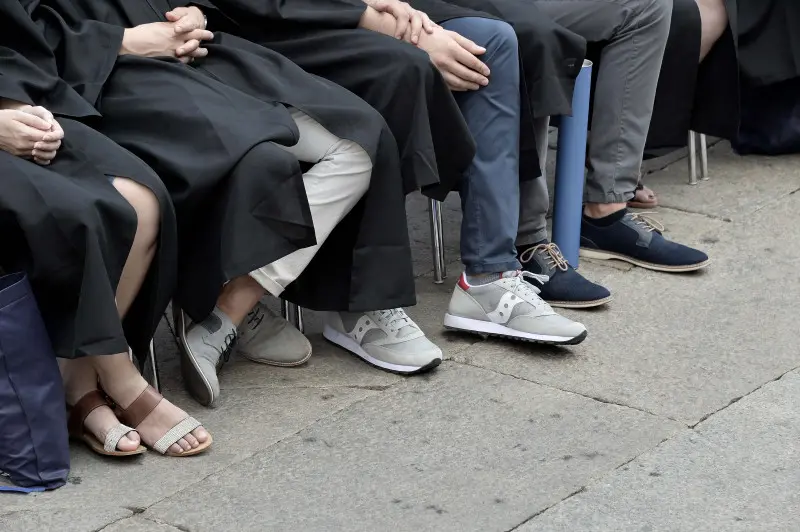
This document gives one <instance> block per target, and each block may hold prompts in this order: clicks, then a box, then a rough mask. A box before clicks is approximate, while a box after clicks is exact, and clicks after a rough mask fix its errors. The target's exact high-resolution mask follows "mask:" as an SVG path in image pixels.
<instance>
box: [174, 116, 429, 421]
mask: <svg viewBox="0 0 800 532" xmlns="http://www.w3.org/2000/svg"><path fill="white" fill-rule="evenodd" d="M292 116H293V118H294V120H295V122H296V123H297V125H298V128H299V130H300V141H299V142H298V144H296V145H295V146H292V147H282V148H284V149H285V150H286V151H287V152H288V153H290V154H292V155H294V156H295V157H297V158H298V159H299V160H300V161H302V162H306V163H313V164H314V166H312V167H311V168H310V169H309V170H308V171H307V172H306V173H305V174H304V175H303V183H304V185H305V190H306V195H307V198H308V203H309V206H310V209H311V217H312V219H313V222H314V228H315V231H316V239H317V244H316V245H314V246H311V247H308V248H304V249H301V250H298V251H295V252H294V253H291V254H290V255H287V256H285V257H283V258H281V259H279V260H277V261H275V262H273V263H271V264H268V265H266V266H264V267H262V268H259V269H258V270H255V271H253V272H251V273H250V275H249V276H244V277H240V278H238V279H234V280H232V281H231V282H230V283H228V284H227V285H226V286H225V287H224V288H223V290H222V294H221V295H220V298H219V299H218V301H217V307H216V308H215V309H214V312H213V313H212V315H211V316H209V317H208V318H207V319H206V320H204V321H203V322H201V323H199V324H198V325H197V326H195V327H193V328H192V329H191V330H190V331H189V333H188V336H187V340H188V342H189V346H190V349H191V351H192V352H193V356H194V358H195V360H196V361H197V363H198V365H199V369H200V371H201V372H202V375H195V376H189V378H188V379H187V382H186V384H187V386H188V387H189V390H190V392H191V393H192V395H193V396H194V397H195V398H196V399H197V400H198V401H200V402H201V403H202V404H205V405H210V404H212V403H213V402H214V400H216V398H217V397H218V396H219V381H218V379H217V371H218V369H219V367H221V365H222V364H223V363H224V361H225V360H226V359H227V357H228V356H229V354H230V350H231V347H232V343H233V341H234V340H235V339H236V338H237V337H238V338H239V339H238V349H239V351H240V352H241V353H242V354H243V355H244V356H245V357H246V358H248V359H250V360H253V361H255V362H260V363H264V364H271V365H277V366H296V365H299V364H302V363H304V362H305V361H306V360H308V358H309V356H310V355H311V345H310V343H309V342H308V340H307V339H306V338H305V337H304V336H303V335H302V334H301V333H300V332H299V331H297V329H294V328H293V327H291V326H290V325H289V324H288V323H287V322H286V321H285V320H283V319H282V318H280V317H278V316H275V315H274V314H273V313H272V312H271V311H270V310H269V309H267V308H266V306H264V305H263V304H261V303H259V300H260V299H261V298H262V297H263V296H264V295H265V294H266V293H269V294H271V295H273V296H275V297H280V295H281V294H282V293H283V291H284V290H285V289H286V287H287V286H289V284H290V283H292V282H293V281H294V280H296V279H297V278H298V277H299V276H300V274H301V273H303V271H304V270H305V268H306V266H308V264H309V263H310V262H311V260H312V259H313V258H314V256H315V255H316V253H317V251H318V250H319V248H320V247H321V246H322V244H323V243H324V242H325V240H326V239H327V238H328V236H329V235H330V234H331V232H332V231H333V229H334V228H335V227H336V226H337V225H338V224H339V222H341V221H342V219H343V218H344V217H345V216H346V215H347V214H348V213H349V212H350V211H351V209H352V208H353V207H354V206H355V205H356V204H357V203H358V202H359V200H360V199H361V198H362V196H363V195H364V194H365V193H366V191H367V189H368V188H369V184H370V176H371V173H372V162H371V161H370V158H369V155H368V154H367V153H366V152H365V151H364V150H363V149H362V148H361V147H360V146H359V145H357V144H355V143H354V142H352V141H349V140H343V139H340V138H338V137H337V136H335V135H333V134H332V133H330V132H329V131H328V130H326V129H325V128H324V127H323V126H321V125H320V124H319V123H317V122H316V121H315V120H313V119H312V118H311V117H309V116H308V115H306V114H304V113H302V112H301V111H299V110H297V109H292ZM364 316H366V317H364ZM353 320H354V321H355V322H358V321H359V320H362V321H369V322H370V323H375V322H377V323H378V324H382V325H386V326H387V327H389V328H390V329H391V328H392V327H396V326H397V324H398V323H399V322H402V323H403V324H405V325H407V326H409V327H412V328H413V329H415V330H416V331H419V328H418V327H417V326H416V325H415V324H414V323H413V322H412V321H411V320H410V319H408V318H407V317H406V316H405V314H404V313H403V311H402V309H395V310H393V311H376V312H369V313H365V314H363V315H362V314H353V315H351V314H349V313H341V314H340V315H338V316H337V315H334V316H332V320H331V319H329V320H328V325H327V327H326V330H328V333H329V334H328V335H329V336H330V333H331V332H333V331H338V332H339V333H340V334H341V335H344V336H347V335H348V334H349V333H348V332H347V331H350V330H351V329H350V328H349V327H348V325H350V322H351V321H353ZM398 320H399V321H398ZM384 321H385V322H386V323H385V324H384V323H383V322H384ZM337 323H338V327H336V324H337ZM368 339H369V338H368ZM416 339H417V340H418V341H417V342H415V348H414V349H413V353H414V355H415V359H418V358H421V357H422V358H425V357H427V361H426V362H425V364H424V365H427V364H428V363H430V361H431V360H432V359H435V360H437V361H438V362H440V361H441V351H440V350H439V349H438V348H436V346H434V345H433V344H431V343H430V342H429V341H428V340H427V339H426V338H425V337H424V335H418V336H417V337H416ZM360 340H363V335H362V337H359V341H360ZM337 343H340V344H341V342H337ZM359 343H360V342H359ZM346 347H347V348H348V349H350V347H352V346H346ZM358 347H359V348H361V346H360V345H359V346H358ZM362 351H363V349H362ZM432 351H434V352H433V353H431V352H432ZM359 354H360V355H362V356H364V354H362V353H359ZM365 358H366V357H365ZM373 358H375V357H373ZM370 361H371V362H375V361H372V360H370ZM377 362H380V360H377ZM438 362H437V364H438Z"/></svg>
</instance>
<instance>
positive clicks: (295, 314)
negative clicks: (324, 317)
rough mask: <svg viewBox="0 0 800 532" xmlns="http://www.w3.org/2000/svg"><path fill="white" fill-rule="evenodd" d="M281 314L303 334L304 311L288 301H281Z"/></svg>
mask: <svg viewBox="0 0 800 532" xmlns="http://www.w3.org/2000/svg"><path fill="white" fill-rule="evenodd" d="M281 314H283V318H284V319H285V320H286V321H288V322H289V323H291V324H292V325H294V326H295V327H297V330H298V331H300V332H303V309H302V308H300V307H298V306H297V305H295V304H294V303H289V302H288V301H286V300H284V299H281Z"/></svg>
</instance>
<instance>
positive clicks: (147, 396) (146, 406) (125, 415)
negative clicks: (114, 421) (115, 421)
mask: <svg viewBox="0 0 800 532" xmlns="http://www.w3.org/2000/svg"><path fill="white" fill-rule="evenodd" d="M163 399H164V396H163V395H161V394H160V393H158V392H157V391H156V390H155V388H153V387H152V386H148V387H147V388H145V389H144V390H143V391H142V393H140V394H139V397H137V398H136V400H135V401H133V402H132V403H131V404H130V405H128V408H124V409H121V410H120V413H119V416H118V417H119V420H120V421H122V422H123V423H125V424H126V425H130V426H131V427H138V426H139V425H141V424H142V421H144V420H145V418H146V417H147V416H149V415H150V412H152V411H153V410H155V409H156V407H157V406H158V403H160V402H161V401H162V400H163Z"/></svg>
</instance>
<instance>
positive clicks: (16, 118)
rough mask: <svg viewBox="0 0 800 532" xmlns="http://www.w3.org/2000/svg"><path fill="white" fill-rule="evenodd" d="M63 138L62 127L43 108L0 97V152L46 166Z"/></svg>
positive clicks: (51, 114)
mask: <svg viewBox="0 0 800 532" xmlns="http://www.w3.org/2000/svg"><path fill="white" fill-rule="evenodd" d="M63 138H64V130H63V129H61V125H60V124H59V123H58V122H57V121H56V119H55V118H54V117H53V113H51V112H50V111H48V110H47V109H45V108H44V107H38V106H37V107H34V106H32V105H26V104H24V103H20V102H15V101H12V100H3V99H1V98H0V150H2V151H5V152H8V153H10V154H11V155H16V156H17V157H22V158H23V159H31V160H33V161H34V162H35V163H37V164H40V165H42V166H47V165H48V164H50V161H52V160H53V158H55V156H56V152H57V151H58V148H60V147H61V139H63Z"/></svg>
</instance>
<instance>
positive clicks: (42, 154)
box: [31, 150, 57, 166]
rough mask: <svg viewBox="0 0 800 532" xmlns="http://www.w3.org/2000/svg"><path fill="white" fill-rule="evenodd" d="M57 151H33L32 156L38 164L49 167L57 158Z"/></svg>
mask: <svg viewBox="0 0 800 532" xmlns="http://www.w3.org/2000/svg"><path fill="white" fill-rule="evenodd" d="M56 153H57V152H56V151H39V150H33V151H32V152H31V155H32V156H33V161H34V162H35V163H37V164H41V165H43V166H44V165H48V164H50V161H52V160H53V159H55V158H56Z"/></svg>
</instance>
